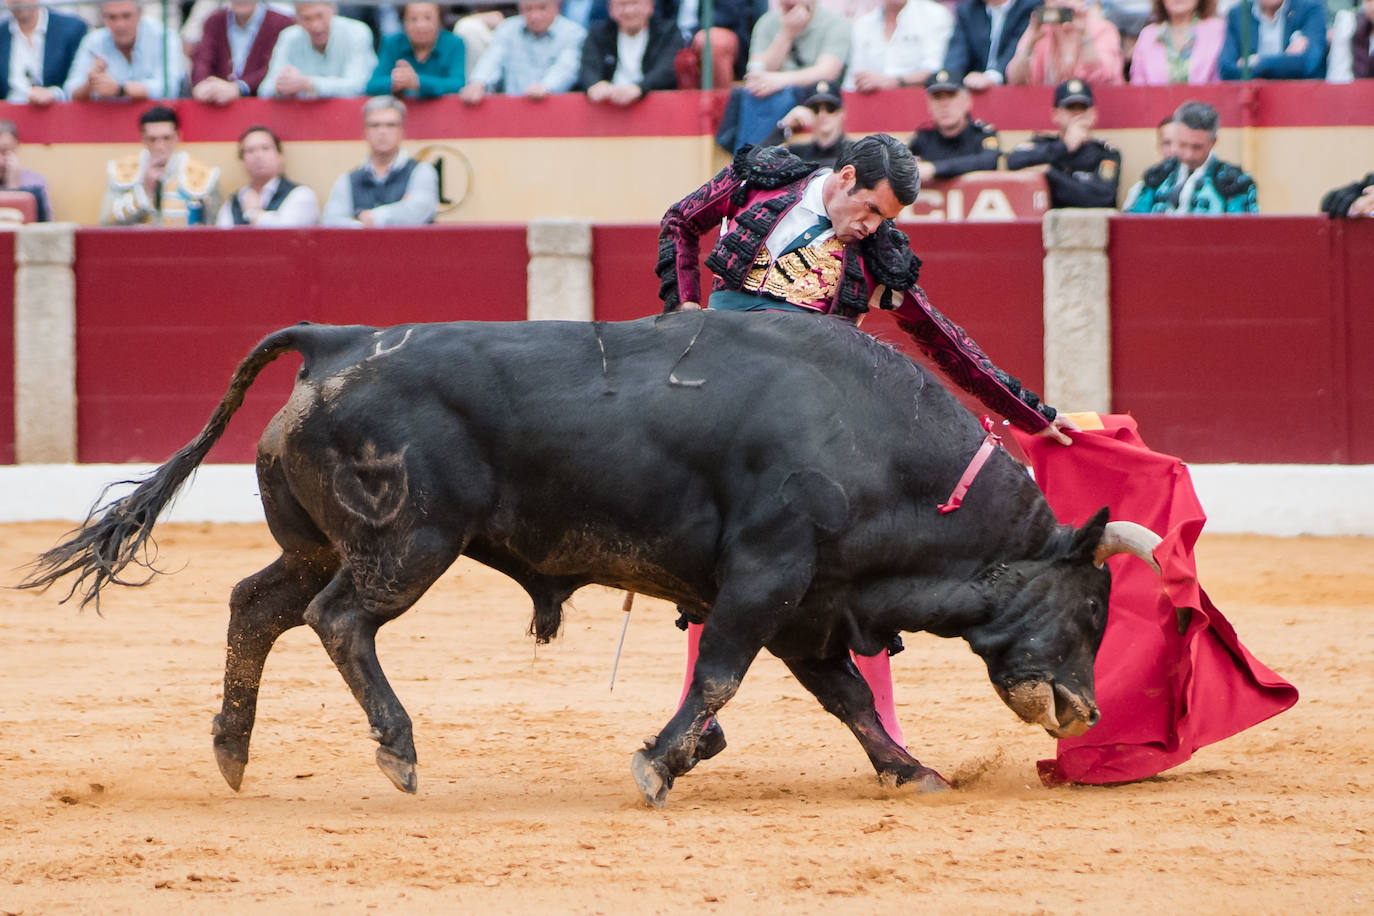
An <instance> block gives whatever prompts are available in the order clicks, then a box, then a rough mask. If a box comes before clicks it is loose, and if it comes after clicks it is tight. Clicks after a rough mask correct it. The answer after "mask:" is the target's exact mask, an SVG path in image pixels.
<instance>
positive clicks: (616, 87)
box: [577, 0, 682, 105]
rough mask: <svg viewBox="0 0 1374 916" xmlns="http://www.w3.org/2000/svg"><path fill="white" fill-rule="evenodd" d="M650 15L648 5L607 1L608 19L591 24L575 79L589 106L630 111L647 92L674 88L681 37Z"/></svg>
mask: <svg viewBox="0 0 1374 916" xmlns="http://www.w3.org/2000/svg"><path fill="white" fill-rule="evenodd" d="M653 13H654V4H653V0H611V18H610V19H609V20H607V21H605V22H597V23H593V24H592V27H591V28H590V29H589V30H588V31H587V40H586V42H585V43H583V45H582V73H581V75H580V76H579V77H578V79H577V85H578V86H579V87H581V88H582V89H584V90H586V93H587V99H588V100H589V101H592V102H610V103H611V104H613V105H629V104H630V103H632V102H635V101H638V100H639V99H640V98H642V97H643V96H644V93H646V92H650V91H653V90H662V89H672V88H673V87H675V86H676V85H677V76H676V75H675V74H674V73H673V59H674V58H675V57H676V56H677V52H678V51H680V50H682V34H681V33H680V32H678V30H677V26H676V25H675V24H673V23H671V22H669V21H668V20H666V19H659V18H657V17H656V16H654V14H653Z"/></svg>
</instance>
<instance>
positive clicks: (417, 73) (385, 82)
mask: <svg viewBox="0 0 1374 916" xmlns="http://www.w3.org/2000/svg"><path fill="white" fill-rule="evenodd" d="M442 19H443V10H442V8H441V7H440V6H439V4H437V3H406V4H403V5H402V6H401V29H402V31H401V32H400V33H399V34H396V35H388V36H387V37H386V38H383V39H382V49H381V52H380V53H379V54H378V55H377V69H376V70H374V71H372V78H371V79H369V80H368V81H367V94H368V95H387V94H391V95H396V96H408V97H411V98H422V99H431V98H436V97H437V96H441V95H452V94H454V93H456V92H458V91H459V90H461V89H462V88H463V86H464V84H465V83H466V82H467V75H466V74H467V51H466V49H465V48H464V46H463V39H461V38H459V37H458V36H457V35H454V34H453V33H452V32H449V31H446V30H444V28H443V23H442Z"/></svg>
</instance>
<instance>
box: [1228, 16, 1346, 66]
mask: <svg viewBox="0 0 1374 916" xmlns="http://www.w3.org/2000/svg"><path fill="white" fill-rule="evenodd" d="M1325 75H1326V6H1325V4H1323V3H1322V2H1321V0H1252V2H1249V3H1246V2H1241V3H1237V4H1236V5H1235V6H1233V7H1231V11H1230V12H1229V13H1227V14H1226V42H1225V43H1224V44H1223V45H1222V46H1221V78H1222V79H1224V80H1238V79H1247V78H1249V79H1266V80H1317V79H1321V78H1322V77H1324V76H1325Z"/></svg>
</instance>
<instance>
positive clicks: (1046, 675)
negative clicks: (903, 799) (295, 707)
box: [23, 312, 1148, 805]
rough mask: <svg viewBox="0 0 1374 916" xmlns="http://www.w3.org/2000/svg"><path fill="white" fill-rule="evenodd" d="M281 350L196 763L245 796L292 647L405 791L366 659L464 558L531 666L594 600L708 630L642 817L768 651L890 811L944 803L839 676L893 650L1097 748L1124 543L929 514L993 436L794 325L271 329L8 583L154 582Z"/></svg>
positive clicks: (392, 719)
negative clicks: (260, 715)
mask: <svg viewBox="0 0 1374 916" xmlns="http://www.w3.org/2000/svg"><path fill="white" fill-rule="evenodd" d="M290 351H296V352H299V353H300V354H301V355H302V356H303V357H304V363H303V365H302V367H301V369H300V372H299V374H298V375H297V378H296V383H295V388H294V390H293V391H292V393H291V397H290V399H289V400H288V401H287V403H286V404H285V406H283V407H282V409H281V410H280V411H279V412H278V413H277V415H276V416H275V417H274V418H273V420H272V422H271V423H270V424H269V425H268V427H267V429H266V431H265V432H264V433H263V436H262V439H261V441H260V443H259V446H258V459H257V470H258V477H259V480H260V484H261V490H262V502H263V508H264V509H265V511H266V515H267V522H268V525H269V526H270V528H271V530H272V534H273V536H274V537H275V538H276V540H277V542H278V543H279V544H280V545H281V548H282V553H281V556H280V557H279V558H278V559H277V560H276V561H275V562H274V563H272V564H271V565H270V566H268V567H267V568H265V569H263V570H262V571H261V572H258V573H257V574H255V575H252V576H249V577H248V578H246V579H244V580H243V581H242V582H240V583H239V584H238V585H237V586H236V587H235V588H234V590H233V594H232V596H231V598H230V617H229V628H228V652H227V661H226V665H225V674H224V703H223V708H222V710H221V712H220V714H219V715H218V716H216V718H215V727H214V735H215V737H214V745H215V754H216V757H217V759H218V762H219V766H220V770H221V772H222V773H223V774H224V777H225V779H226V780H227V781H228V783H229V785H230V786H232V787H233V788H234V789H238V787H239V785H240V783H241V781H242V778H243V770H244V766H245V765H246V763H247V761H248V744H249V738H250V736H251V733H252V729H253V722H254V716H255V713H256V705H257V696H258V689H259V684H260V681H261V677H262V671H263V665H264V663H265V661H266V658H267V655H268V652H269V651H270V650H271V648H272V645H273V643H274V641H275V640H276V639H277V638H278V637H279V636H281V634H282V633H283V632H285V631H286V630H288V629H290V628H292V627H296V626H300V625H301V624H309V625H310V626H311V627H312V628H313V629H314V630H315V631H316V633H317V634H318V635H319V637H320V640H321V642H322V643H323V644H324V647H325V649H326V650H327V651H328V653H329V656H330V658H331V659H332V660H333V661H334V664H335V665H336V666H337V667H338V669H339V672H340V673H341V674H342V675H343V678H344V680H345V681H346V682H347V684H348V686H349V688H350V689H351V690H352V691H353V695H354V696H355V697H356V698H357V700H358V702H359V703H360V704H361V705H362V707H363V709H364V710H365V711H366V713H367V717H368V721H369V723H370V724H371V726H372V737H373V738H374V739H375V740H376V741H378V743H379V744H380V747H379V748H378V751H377V760H378V763H379V765H380V766H381V768H382V770H383V771H384V772H385V773H386V774H387V776H388V777H390V779H391V780H392V781H393V782H394V783H395V784H396V785H397V786H398V787H399V788H401V789H403V790H406V791H414V790H415V785H416V777H415V746H414V743H413V741H412V733H411V722H410V718H409V716H408V715H407V714H406V712H405V710H404V708H403V707H402V706H401V703H400V701H399V700H398V699H397V697H396V695H395V693H394V692H393V691H392V689H391V686H390V685H389V684H388V682H387V679H386V677H385V675H384V674H383V672H382V669H381V667H380V665H379V663H378V660H377V656H376V651H375V636H376V633H377V630H378V628H379V627H380V626H381V625H382V624H384V623H386V622H387V621H388V620H391V619H393V618H395V617H397V616H399V615H400V614H402V613H403V612H405V610H406V609H408V608H409V607H410V606H411V605H412V604H414V603H415V601H416V600H417V599H418V598H419V597H420V596H421V595H422V594H423V593H424V592H425V590H426V589H428V588H429V586H430V585H431V584H432V583H433V582H434V581H435V580H437V579H438V578H439V576H440V575H442V574H443V573H444V571H445V570H446V569H448V568H449V566H450V565H451V564H452V563H453V562H454V560H455V559H456V558H457V557H458V556H459V555H464V554H465V555H467V556H470V557H472V558H474V559H475V560H477V561H479V562H481V563H484V564H486V565H488V566H491V567H493V568H495V569H497V570H500V571H501V572H504V573H506V574H508V575H509V576H511V577H512V578H514V579H515V580H516V581H517V582H519V583H520V584H521V585H522V586H523V587H524V588H525V589H526V590H527V591H528V592H529V594H530V596H531V597H532V598H533V600H534V616H533V620H532V623H531V631H532V633H533V635H534V636H535V637H536V639H538V640H539V641H541V642H543V641H547V640H549V639H550V638H552V637H553V636H555V635H556V634H557V632H558V629H559V626H560V624H561V621H562V605H563V602H564V601H565V600H566V599H567V598H568V597H569V596H570V595H571V594H572V593H573V592H574V591H575V590H576V589H578V588H579V587H581V586H583V585H586V584H589V583H600V584H603V585H609V586H615V587H619V588H624V589H629V590H633V591H635V592H640V593H642V594H646V595H654V596H657V597H659V598H664V599H667V600H669V601H672V602H676V603H678V604H680V605H682V606H684V607H685V608H686V609H687V612H688V613H689V614H694V615H696V616H698V617H700V618H702V619H704V620H705V627H704V629H703V632H702V636H701V645H700V655H699V659H698V661H697V664H696V669H695V673H694V678H693V683H692V686H691V690H690V691H689V693H688V695H687V698H686V700H685V702H684V703H683V704H682V706H681V708H680V709H679V710H678V711H677V713H676V714H675V715H674V716H673V717H672V719H671V720H670V721H669V722H668V724H667V725H666V726H665V727H664V729H663V730H662V731H661V732H660V733H659V734H658V736H657V738H656V740H650V741H649V742H647V746H646V747H645V748H644V749H642V750H640V751H638V752H637V753H636V754H635V755H634V758H633V771H634V775H635V779H636V781H637V782H638V784H639V787H640V789H641V791H642V792H643V794H644V796H645V798H646V799H647V800H648V801H650V802H652V803H654V804H659V805H661V804H662V803H663V801H664V799H665V797H666V794H667V791H668V789H669V788H670V787H671V785H672V783H673V780H674V778H675V777H676V776H678V775H680V774H682V773H683V772H685V771H686V770H688V769H689V768H690V767H691V766H692V765H693V764H694V763H695V762H696V759H697V758H696V744H697V739H698V737H699V736H700V735H701V732H702V728H703V726H704V724H705V723H706V722H707V720H708V718H709V717H710V716H712V715H714V714H715V713H716V712H717V710H719V709H720V708H721V707H722V706H723V705H724V704H725V703H726V702H727V701H728V700H729V699H730V697H731V696H733V695H734V693H735V691H736V689H737V688H738V686H739V684H740V681H741V679H742V678H743V677H744V674H745V672H746V671H747V670H748V668H749V665H750V664H751V662H752V661H753V659H754V658H755V656H756V655H757V654H758V652H759V650H760V649H764V648H766V649H768V650H769V651H770V652H772V653H773V654H774V655H776V656H778V657H779V658H781V659H782V660H783V661H784V662H785V663H786V665H787V666H788V668H789V669H790V670H791V671H792V673H793V674H794V675H795V676H796V677H797V679H798V681H800V682H801V683H802V685H804V686H805V687H806V688H807V689H808V690H809V691H811V692H812V693H813V694H815V695H816V697H817V698H818V699H819V700H820V702H821V704H822V705H823V706H824V707H825V709H827V710H828V711H830V712H831V713H833V714H834V715H836V716H837V717H839V718H840V719H841V720H843V721H844V722H845V724H846V725H848V726H849V728H850V729H851V730H852V731H853V733H854V735H855V736H856V737H857V738H858V740H859V743H860V744H861V745H862V746H863V748H864V751H865V752H866V753H867V754H868V756H869V759H870V760H871V761H872V763H873V766H874V768H875V769H876V770H877V771H878V773H879V775H880V777H882V778H883V779H885V780H887V781H889V782H895V783H897V784H901V783H904V782H911V781H914V782H916V783H917V784H918V785H919V786H920V787H921V788H924V789H935V788H939V787H943V785H944V782H943V780H941V779H940V777H939V775H938V774H936V773H935V772H934V771H933V770H930V769H928V768H926V767H924V766H922V765H921V764H920V763H919V762H918V761H917V760H916V759H915V758H914V757H912V756H911V755H910V754H909V753H907V751H906V749H904V748H902V747H899V746H898V745H897V744H896V743H894V742H893V741H892V740H891V739H890V738H888V736H887V734H886V732H885V731H884V730H883V728H882V726H881V725H880V723H879V721H878V717H877V714H876V713H875V711H874V708H873V701H872V695H871V694H870V692H869V690H868V687H867V685H866V684H865V683H864V681H863V679H862V678H860V677H859V676H858V674H857V672H856V670H855V669H854V667H853V665H852V663H851V662H850V660H849V656H848V653H849V651H850V650H853V651H855V652H857V653H860V654H864V655H872V654H874V653H876V652H878V651H879V650H881V649H883V648H884V647H886V646H888V645H889V644H890V643H891V642H892V641H893V639H894V637H895V636H896V634H897V633H899V632H900V631H919V630H924V631H928V632H931V633H934V634H936V635H939V636H945V637H952V636H960V637H963V638H964V639H966V640H968V642H969V644H970V646H971V647H972V649H973V651H974V652H976V653H977V654H978V655H979V656H981V657H982V658H983V659H984V661H985V662H986V663H987V667H988V674H989V677H990V678H991V680H992V682H993V685H994V687H995V688H996V689H997V691H998V693H999V694H1000V695H1001V696H1002V698H1003V700H1005V701H1006V702H1007V704H1008V705H1009V706H1011V708H1012V709H1013V710H1014V711H1015V712H1016V713H1017V714H1018V715H1020V716H1021V717H1022V718H1023V719H1025V720H1026V721H1029V722H1033V723H1038V724H1041V725H1043V726H1044V727H1045V728H1046V729H1047V730H1048V731H1049V732H1050V733H1051V734H1053V735H1065V734H1078V733H1081V732H1082V731H1083V730H1084V729H1086V728H1087V727H1089V726H1091V725H1092V724H1093V723H1094V722H1095V721H1096V720H1097V715H1098V712H1097V708H1096V706H1095V704H1094V697H1093V662H1094V657H1095V655H1096V652H1097V648H1098V645H1099V643H1100V642H1101V639H1102V633H1103V628H1104V626H1105V623H1106V614H1107V598H1108V591H1109V587H1110V575H1109V573H1108V571H1107V570H1106V569H1105V568H1104V567H1103V566H1102V565H1101V561H1102V559H1103V557H1104V556H1105V555H1107V554H1110V553H1113V552H1122V551H1123V550H1129V551H1130V552H1135V553H1140V554H1141V555H1142V556H1146V555H1148V545H1147V548H1146V549H1145V550H1142V549H1141V548H1140V546H1139V545H1138V544H1136V545H1131V544H1130V543H1129V542H1125V543H1124V546H1123V542H1119V541H1118V540H1117V539H1116V532H1114V530H1113V529H1118V530H1119V528H1118V526H1122V525H1123V524H1125V525H1129V523H1120V522H1112V523H1111V525H1107V523H1106V510H1103V511H1102V512H1100V513H1099V514H1098V515H1097V517H1096V518H1094V519H1093V520H1092V522H1090V523H1089V524H1088V525H1086V526H1085V527H1083V528H1081V529H1073V528H1071V527H1063V526H1060V525H1059V524H1057V523H1056V521H1055V519H1054V516H1053V514H1052V513H1051V511H1050V508H1049V506H1048V505H1047V504H1046V502H1045V500H1044V498H1043V497H1042V495H1041V493H1040V491H1039V490H1038V489H1037V488H1036V486H1035V485H1034V483H1032V482H1031V480H1030V479H1029V478H1028V477H1027V475H1026V473H1025V471H1024V470H1023V469H1022V468H1021V466H1020V465H1018V464H1017V463H1016V462H1015V461H1014V460H1013V459H1011V458H1010V457H1009V456H1007V455H1006V454H1005V453H1003V452H1001V451H999V452H997V453H996V454H994V455H993V456H992V459H991V460H990V461H989V462H988V463H987V465H986V466H985V467H984V468H983V470H982V471H981V473H980V475H979V476H978V478H977V480H976V482H975V483H974V485H973V487H972V489H971V491H970V492H969V494H968V496H967V498H966V499H965V501H964V504H963V507H962V508H961V509H960V510H959V511H957V512H954V513H951V514H947V515H941V514H939V513H938V512H937V510H936V506H937V504H938V503H939V502H941V501H942V500H943V499H944V498H945V497H947V496H948V494H949V493H950V490H951V488H952V487H953V486H954V484H955V482H956V481H957V480H958V479H959V476H960V475H961V473H962V472H963V470H964V468H965V467H966V466H967V464H968V462H969V459H970V457H971V456H972V455H973V454H974V452H975V451H976V450H977V448H978V445H979V442H980V440H981V439H982V437H983V431H982V430H981V429H980V427H979V425H978V424H977V423H976V422H975V421H974V419H973V418H972V417H971V416H970V415H969V414H968V412H967V411H965V410H964V409H963V408H962V407H961V406H960V405H959V404H958V403H957V402H956V401H955V399H954V398H953V397H951V396H950V394H949V393H948V392H947V391H946V390H945V389H944V388H942V387H941V386H940V385H939V384H936V383H935V382H934V381H933V380H932V379H931V377H930V376H929V375H928V374H927V373H926V372H925V371H924V370H923V369H921V368H920V367H919V366H917V365H916V364H914V363H913V362H911V361H910V360H909V359H907V358H906V357H904V356H903V355H901V354H900V353H898V352H897V351H896V350H894V349H892V348H890V347H888V346H886V345H884V344H882V343H879V342H877V341H875V340H874V339H873V338H872V337H870V336H868V335H866V334H864V333H862V332H861V331H858V330H857V329H855V328H854V327H853V326H851V325H849V324H847V323H845V322H840V321H831V320H820V319H816V318H814V317H810V316H796V315H787V314H767V315H747V316H744V315H738V314H731V313H722V312H690V313H678V314H671V315H666V316H659V317H656V318H646V319H643V320H640V321H633V322H626V323H609V324H608V323H565V322H534V323H518V324H497V323H482V322H476V323H455V324H439V325H408V326H399V327H394V328H387V329H381V330H379V329H375V328H370V327H358V326H353V327H331V326H323V325H308V324H302V325H297V326H295V327H291V328H286V329H284V330H281V331H278V332H276V333H275V334H272V335H270V336H269V337H267V338H266V339H264V340H263V341H262V342H261V343H260V344H258V346H257V347H256V348H255V349H254V350H253V351H252V353H251V354H249V356H248V357H247V358H246V359H245V360H244V361H243V362H242V364H240V366H239V367H238V369H237V371H236V372H235V373H234V377H233V379H232V381H231V383H230V386H229V390H228V392H227V393H226V395H225V397H224V400H223V401H222V402H221V403H220V405H219V407H218V408H217V409H216V411H215V413H214V415H213V416H212V417H211V419H210V421H209V423H207V425H206V427H205V429H204V430H202V431H201V433H200V435H199V436H198V437H197V438H196V439H195V440H193V441H192V442H191V443H190V444H188V445H187V446H185V447H184V448H183V449H181V451H179V452H178V453H177V454H176V455H174V456H173V457H172V458H171V459H170V460H169V461H168V462H167V463H166V464H164V465H163V466H162V467H160V468H159V469H158V470H157V471H155V472H154V473H153V474H152V475H151V476H149V477H148V478H147V479H146V480H144V481H143V482H142V483H141V484H140V485H139V486H138V487H137V489H135V490H134V491H133V492H132V493H130V494H129V495H127V496H125V497H123V498H121V499H119V500H117V501H115V502H113V503H111V504H110V505H108V506H106V507H104V508H101V509H99V510H95V511H93V512H92V515H91V517H90V518H89V519H88V520H87V522H86V523H85V524H84V525H83V526H82V527H81V528H80V529H79V530H78V531H76V532H74V533H73V535H72V537H71V538H70V539H69V540H67V541H66V542H64V543H62V544H60V545H58V546H56V547H54V548H53V549H52V550H50V551H48V552H47V553H45V554H43V556H42V557H40V558H39V560H38V562H37V564H36V568H35V570H34V572H33V573H32V574H31V575H30V577H29V578H28V579H27V580H26V581H25V582H24V583H23V584H24V585H25V586H29V587H32V586H39V587H42V586H47V585H50V584H52V583H53V582H55V581H57V580H58V579H60V578H62V577H64V576H66V575H68V574H71V573H75V574H76V579H75V581H74V584H73V586H72V590H71V592H69V593H68V597H70V596H71V594H73V593H75V592H77V591H78V590H79V591H81V593H82V596H83V601H89V600H91V599H92V598H94V599H96V600H98V598H99V592H100V589H101V588H102V586H104V585H106V584H108V583H111V582H114V583H117V584H124V581H123V580H122V579H121V570H123V569H124V568H125V567H126V566H128V565H129V564H131V563H135V564H139V565H147V563H148V562H149V561H148V559H147V555H146V553H145V552H144V550H143V548H144V547H145V546H146V542H147V540H148V538H149V537H150V535H151V531H152V528H153V525H154V522H155V521H156V519H157V516H158V514H159V512H160V511H161V510H162V509H163V508H164V506H165V505H166V504H167V503H168V501H169V500H170V499H171V498H172V496H173V495H174V493H175V491H176V490H177V489H178V488H179V487H180V486H181V485H182V484H183V483H184V482H185V480H186V479H187V477H188V476H189V475H190V474H191V472H192V471H193V470H194V469H195V467H196V466H197V465H199V463H200V462H201V461H202V460H203V459H204V457H205V455H206V453H207V452H208V451H209V449H210V447H211V446H212V445H213V444H214V442H215V441H216V440H217V439H218V438H219V436H220V435H221V434H222V433H223V431H224V428H225V425H226V424H227V423H228V421H229V418H230V417H231V416H232V414H233V413H234V411H235V410H236V409H237V408H238V407H239V405H240V404H241V403H242V401H243V397H244V394H245V393H246V391H247V389H248V388H249V386H250V385H251V384H252V382H253V380H254V378H255V377H256V376H257V374H258V372H259V371H261V370H262V368H263V367H264V366H266V365H267V364H268V363H269V362H271V361H272V360H274V359H276V358H277V357H278V356H281V355H282V354H284V353H287V352H290ZM1104 532H1105V533H1104Z"/></svg>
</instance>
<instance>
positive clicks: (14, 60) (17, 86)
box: [5, 9, 61, 105]
mask: <svg viewBox="0 0 1374 916" xmlns="http://www.w3.org/2000/svg"><path fill="white" fill-rule="evenodd" d="M9 28H10V74H9V76H10V94H9V95H7V96H5V101H7V102H9V103H11V104H13V105H23V104H26V103H27V102H28V100H29V90H30V89H32V88H33V87H35V86H41V85H43V49H44V45H45V44H46V43H47V39H48V11H47V10H45V9H40V10H39V11H38V25H36V26H34V29H33V36H32V39H30V38H29V37H28V36H26V35H25V34H24V33H23V32H22V31H21V30H20V28H19V23H17V22H15V21H14V19H13V18H11V19H10V21H9ZM58 91H59V92H60V91H61V90H60V88H59V90H58Z"/></svg>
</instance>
